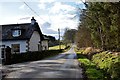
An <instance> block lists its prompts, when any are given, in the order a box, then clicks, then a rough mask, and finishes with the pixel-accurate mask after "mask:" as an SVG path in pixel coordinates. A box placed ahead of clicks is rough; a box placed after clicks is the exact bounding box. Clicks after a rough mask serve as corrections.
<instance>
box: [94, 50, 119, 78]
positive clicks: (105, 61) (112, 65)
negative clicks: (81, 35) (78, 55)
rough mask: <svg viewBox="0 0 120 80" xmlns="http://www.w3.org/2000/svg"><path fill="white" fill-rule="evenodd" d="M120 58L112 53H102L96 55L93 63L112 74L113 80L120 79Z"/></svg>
mask: <svg viewBox="0 0 120 80" xmlns="http://www.w3.org/2000/svg"><path fill="white" fill-rule="evenodd" d="M119 58H120V56H115V55H113V54H112V53H111V52H107V51H105V52H102V53H99V54H95V55H94V56H93V57H92V61H93V62H94V63H95V64H97V66H98V67H99V68H100V69H103V70H105V71H107V72H108V73H110V75H111V77H112V78H118V76H119V74H120V68H119V66H120V60H119Z"/></svg>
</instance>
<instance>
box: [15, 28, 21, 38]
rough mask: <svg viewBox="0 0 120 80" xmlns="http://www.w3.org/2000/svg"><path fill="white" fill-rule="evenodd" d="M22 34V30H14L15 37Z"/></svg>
mask: <svg viewBox="0 0 120 80" xmlns="http://www.w3.org/2000/svg"><path fill="white" fill-rule="evenodd" d="M20 35H21V30H13V37H18V36H20Z"/></svg>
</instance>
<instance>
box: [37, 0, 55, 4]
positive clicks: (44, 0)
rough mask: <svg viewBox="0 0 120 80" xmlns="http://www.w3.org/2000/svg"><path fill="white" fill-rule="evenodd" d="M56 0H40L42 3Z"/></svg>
mask: <svg viewBox="0 0 120 80" xmlns="http://www.w3.org/2000/svg"><path fill="white" fill-rule="evenodd" d="M54 1H55V0H39V2H40V3H52V2H54Z"/></svg>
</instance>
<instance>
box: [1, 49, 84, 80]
mask: <svg viewBox="0 0 120 80" xmlns="http://www.w3.org/2000/svg"><path fill="white" fill-rule="evenodd" d="M3 70H4V72H5V74H6V77H5V78H29V79H30V80H32V79H34V78H39V80H46V79H49V80H54V79H57V80H59V79H65V80H67V78H69V80H81V79H82V78H83V76H82V68H80V67H79V62H78V61H77V59H76V53H75V52H74V48H73V47H72V48H71V49H70V50H69V51H68V52H65V53H61V54H59V55H57V56H54V57H51V58H49V59H44V60H39V61H32V62H25V63H19V64H13V65H8V66H4V67H3Z"/></svg>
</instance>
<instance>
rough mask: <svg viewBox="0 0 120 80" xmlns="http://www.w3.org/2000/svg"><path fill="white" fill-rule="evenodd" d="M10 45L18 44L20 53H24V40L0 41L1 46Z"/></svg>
mask: <svg viewBox="0 0 120 80" xmlns="http://www.w3.org/2000/svg"><path fill="white" fill-rule="evenodd" d="M12 44H20V52H26V45H27V44H26V40H15V41H2V45H5V46H9V47H10V48H11V45H12Z"/></svg>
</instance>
